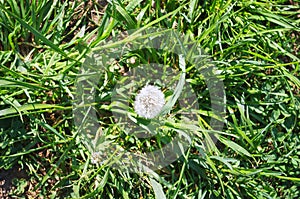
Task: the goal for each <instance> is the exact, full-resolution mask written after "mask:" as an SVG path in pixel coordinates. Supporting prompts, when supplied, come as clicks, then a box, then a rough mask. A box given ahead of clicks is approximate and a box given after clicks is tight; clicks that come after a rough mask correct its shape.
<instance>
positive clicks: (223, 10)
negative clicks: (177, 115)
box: [0, 0, 300, 199]
mask: <svg viewBox="0 0 300 199" xmlns="http://www.w3.org/2000/svg"><path fill="white" fill-rule="evenodd" d="M112 2H114V3H107V5H105V3H104V2H103V1H88V0H82V1H79V0H74V1H71V0H70V1H61V0H57V1H56V0H52V1H46V0H38V1H37V0H32V1H28V0H19V1H17V0H0V30H1V34H0V50H1V51H0V74H1V76H0V140H1V143H0V181H1V180H3V179H4V178H5V175H6V174H5V173H10V172H12V171H19V172H15V176H14V175H12V177H11V178H15V179H13V180H12V182H11V184H12V185H11V187H14V188H12V190H11V192H10V196H11V197H13V196H15V197H17V198H159V199H161V198H299V197H300V191H299V190H300V134H299V132H300V95H299V91H300V79H299V72H300V68H299V67H300V57H299V53H300V52H299V51H300V49H299V46H300V9H299V8H300V2H299V1H297V0H294V1H288V0H287V1H283V0H273V1H244V0H243V1H238V2H235V1H222V0H219V1H218V0H216V1H198V0H181V1H174V0H171V1H159V0H155V1H148V0H146V1H139V0H133V1H127V0H124V1H121V0H120V1H112ZM151 27H156V28H164V29H166V30H168V29H176V30H178V32H179V33H181V34H184V35H186V36H187V37H189V38H190V40H191V41H193V42H195V43H197V44H199V45H200V46H201V48H202V49H203V50H204V51H205V52H206V54H208V55H209V59H210V60H211V62H212V63H213V64H214V65H215V66H216V67H217V69H218V71H220V73H219V74H218V77H219V78H220V79H221V80H222V81H223V83H224V88H225V93H226V112H227V113H226V116H225V118H224V121H225V126H224V128H223V129H222V131H220V132H218V131H217V132H215V134H216V136H218V138H219V141H218V142H217V144H216V147H215V148H214V147H212V148H211V150H205V146H204V144H203V137H204V136H205V135H206V134H207V133H205V132H203V131H198V132H197V133H196V135H195V137H194V140H193V142H192V145H191V146H190V147H189V148H188V150H187V151H186V152H185V155H183V156H181V157H180V158H179V159H178V160H177V161H175V162H174V163H172V164H171V165H169V166H167V167H165V168H163V169H160V170H156V171H153V172H151V173H144V174H143V173H129V172H126V171H121V170H116V169H113V168H111V167H110V166H109V165H106V164H103V165H101V166H99V165H98V166H97V165H94V164H91V161H90V158H91V154H90V151H89V149H88V148H87V146H86V145H85V144H84V143H85V140H84V137H83V136H82V135H81V134H79V133H78V128H76V125H75V124H74V120H73V109H72V108H73V107H72V105H73V104H74V98H76V94H77V93H76V81H77V78H79V73H80V68H81V66H82V63H84V61H85V58H86V56H87V55H88V53H90V52H93V51H97V50H99V49H102V48H104V47H103V45H102V44H103V41H104V40H105V39H110V38H112V37H114V36H115V35H118V33H121V32H123V31H127V30H131V29H146V28H151ZM114 44H115V43H112V44H110V45H111V46H113V45H114ZM131 57H136V58H137V62H136V63H135V64H130V63H128V62H127V60H128V59H130V58H131ZM148 62H157V63H163V64H167V65H174V66H175V68H176V66H181V65H180V63H178V62H179V61H178V59H177V57H176V56H175V55H172V54H170V53H166V52H163V51H156V50H153V49H152V50H151V49H150V50H148V51H147V50H145V51H142V50H137V51H136V52H133V53H132V54H130V53H129V54H126V55H124V56H123V57H121V58H120V59H119V60H118V64H117V66H118V67H119V68H117V69H124V68H125V69H126V68H129V69H130V68H134V67H137V65H139V64H147V63H148ZM108 67H111V66H108ZM113 67H116V65H114V66H113ZM187 67H189V65H188V66H187ZM190 67H191V68H190V69H189V70H188V71H187V74H186V79H187V80H188V81H189V82H190V83H191V86H192V88H193V89H194V91H195V93H196V94H197V97H198V99H197V100H198V103H199V116H198V120H199V121H197V123H198V125H199V126H201V127H203V128H205V129H207V130H211V126H210V124H209V120H210V117H211V116H212V110H211V108H210V93H209V90H208V88H207V85H206V83H205V79H204V77H203V76H201V75H199V74H198V73H197V68H195V66H190ZM178 68H179V67H178ZM178 68H177V69H178ZM114 69H115V70H111V71H109V70H108V71H107V73H106V75H105V76H104V78H103V79H101V81H102V80H103V82H104V83H103V82H102V83H103V85H105V87H103V88H102V89H100V86H99V89H98V93H97V96H95V98H96V99H97V100H99V101H100V102H101V103H103V106H99V107H98V106H97V109H98V110H99V113H100V115H101V121H100V123H101V125H102V127H103V128H102V130H103V132H104V133H105V134H106V135H110V136H112V137H113V136H116V139H117V140H118V142H119V143H120V145H121V146H123V147H124V148H126V149H127V150H132V151H135V150H137V149H139V148H142V149H143V150H154V149H155V148H159V147H160V146H161V145H162V144H164V143H165V142H167V141H168V140H170V139H171V138H172V136H171V134H172V133H174V132H172V130H170V132H169V131H166V132H165V133H166V134H168V136H162V137H160V136H157V137H156V138H155V139H152V140H140V139H137V138H135V137H134V136H128V135H126V134H125V133H124V132H122V131H121V130H120V128H119V126H118V125H117V123H116V122H114V119H113V116H111V114H109V113H110V111H111V110H112V105H111V104H110V103H109V102H110V98H111V95H112V91H113V89H114V86H115V85H116V84H117V82H118V81H119V80H120V78H121V77H122V74H121V73H120V72H118V70H117V69H116V68H114ZM177 78H178V77H177ZM173 105H174V104H173ZM131 114H134V113H131ZM173 122H174V123H176V122H178V121H176V120H174V121H173ZM177 125H179V126H180V125H184V124H182V123H179V124H177ZM172 128H173V127H172ZM172 128H171V127H170V129H172ZM174 129H176V128H173V130H174ZM21 174H22V175H21ZM1 175H2V176H1ZM6 182H7V183H8V180H7V179H6ZM3 187H4V186H3ZM3 187H2V190H3ZM0 192H1V189H0ZM1 194H4V193H0V197H1Z"/></svg>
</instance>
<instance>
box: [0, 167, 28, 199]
mask: <svg viewBox="0 0 300 199" xmlns="http://www.w3.org/2000/svg"><path fill="white" fill-rule="evenodd" d="M21 178H24V179H27V178H28V176H27V175H26V172H25V171H24V170H22V169H20V168H19V167H17V166H14V167H13V168H11V169H9V170H4V169H1V170H0V198H1V199H9V198H11V197H10V196H9V195H10V193H11V192H12V191H13V190H14V189H15V187H14V185H13V181H14V179H21Z"/></svg>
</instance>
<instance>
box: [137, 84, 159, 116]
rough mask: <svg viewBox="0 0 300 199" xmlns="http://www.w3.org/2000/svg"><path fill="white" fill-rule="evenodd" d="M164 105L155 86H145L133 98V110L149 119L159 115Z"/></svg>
mask: <svg viewBox="0 0 300 199" xmlns="http://www.w3.org/2000/svg"><path fill="white" fill-rule="evenodd" d="M164 104H165V96H164V94H163V92H162V91H161V90H160V89H159V88H158V87H156V86H152V85H146V86H145V87H144V88H142V89H141V90H140V93H139V94H138V95H137V96H136V98H135V102H134V110H135V112H136V113H137V114H138V115H140V116H142V117H144V118H147V119H151V118H154V117H155V116H157V115H158V114H159V113H160V111H161V110H162V107H163V106H164Z"/></svg>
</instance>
